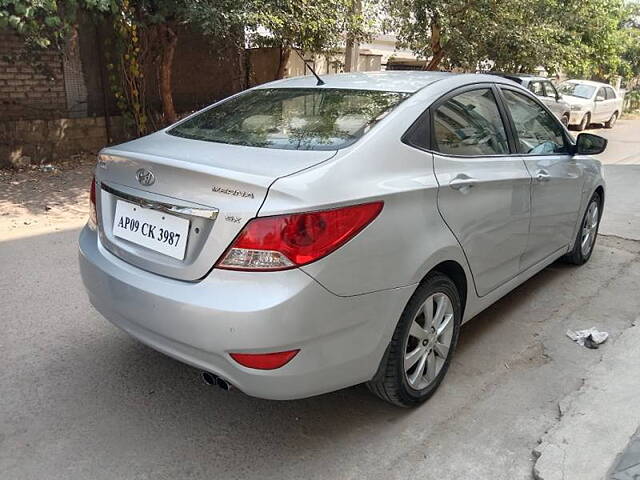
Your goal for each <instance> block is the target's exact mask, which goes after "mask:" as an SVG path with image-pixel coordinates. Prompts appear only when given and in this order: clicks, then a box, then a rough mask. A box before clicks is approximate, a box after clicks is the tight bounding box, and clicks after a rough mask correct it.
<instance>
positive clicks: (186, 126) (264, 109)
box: [168, 88, 409, 150]
mask: <svg viewBox="0 0 640 480" xmlns="http://www.w3.org/2000/svg"><path fill="white" fill-rule="evenodd" d="M408 96H409V94H408V93H401V92H381V91H372V90H351V89H330V88H273V89H258V90H251V91H249V92H247V93H245V94H242V95H239V96H237V97H234V98H231V99H229V100H227V101H226V102H223V103H221V104H220V105H217V106H215V107H212V108H210V109H208V110H206V111H204V112H202V113H199V114H197V115H195V116H194V117H192V118H190V119H188V120H186V121H184V122H182V123H180V124H179V125H176V126H175V127H174V128H172V129H171V130H169V132H168V133H170V134H171V135H175V136H178V137H184V138H191V139H195V140H204V141H207V142H217V143H229V144H233V145H247V146H252V147H264V148H280V149H287V150H336V149H339V148H344V147H346V146H348V145H350V144H352V143H353V142H355V141H356V140H358V139H359V138H360V137H362V136H363V135H364V134H365V133H367V132H368V131H369V130H370V129H371V127H372V126H373V125H375V123H376V122H378V121H380V120H381V119H382V118H384V116H385V115H387V114H388V113H389V112H390V111H391V110H392V109H393V108H394V107H395V106H396V105H398V103H400V102H401V101H402V100H404V99H405V98H407V97H408Z"/></svg>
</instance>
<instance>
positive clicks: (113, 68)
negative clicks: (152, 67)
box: [105, 0, 150, 136]
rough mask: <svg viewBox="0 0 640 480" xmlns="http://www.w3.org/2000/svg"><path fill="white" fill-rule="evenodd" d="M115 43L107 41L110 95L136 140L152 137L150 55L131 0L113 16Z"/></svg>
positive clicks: (122, 3)
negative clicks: (147, 79)
mask: <svg viewBox="0 0 640 480" xmlns="http://www.w3.org/2000/svg"><path fill="white" fill-rule="evenodd" d="M112 21H113V29H114V33H115V34H116V35H115V36H114V38H113V39H110V38H109V39H107V40H106V41H105V43H106V47H107V48H106V49H105V50H106V52H107V53H106V55H107V58H108V63H107V69H108V72H109V74H108V78H109V84H110V86H111V91H112V93H113V95H114V97H115V99H116V103H117V106H118V109H119V110H120V112H122V115H123V117H124V120H125V124H126V125H127V126H129V127H133V128H134V129H135V134H136V135H137V136H140V135H145V134H147V133H149V130H150V125H149V112H148V110H147V106H146V95H145V86H146V85H145V75H144V64H145V57H146V54H147V52H148V48H147V47H146V45H145V44H146V41H145V40H146V31H145V26H144V25H140V23H139V22H138V21H137V20H136V15H135V11H134V9H133V7H132V6H131V4H130V3H129V0H122V2H121V6H120V9H119V11H118V12H117V13H116V14H114V15H113V16H112Z"/></svg>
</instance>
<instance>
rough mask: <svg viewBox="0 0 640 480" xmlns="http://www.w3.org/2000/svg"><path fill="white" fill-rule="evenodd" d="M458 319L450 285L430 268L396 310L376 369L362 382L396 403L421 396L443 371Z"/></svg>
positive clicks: (437, 382) (436, 383) (413, 403)
mask: <svg viewBox="0 0 640 480" xmlns="http://www.w3.org/2000/svg"><path fill="white" fill-rule="evenodd" d="M431 302H432V303H431ZM447 302H448V303H447ZM441 310H442V311H441ZM439 312H440V313H442V315H439ZM429 313H431V318H428V317H429ZM461 320H462V303H461V300H460V294H459V292H458V289H457V288H456V286H455V284H454V283H453V281H452V280H451V279H450V278H449V277H447V276H446V275H443V274H441V273H439V272H433V273H430V274H429V275H428V276H427V277H426V278H425V279H424V280H423V281H422V283H421V284H420V286H419V287H418V288H417V289H416V291H415V292H414V294H413V296H412V297H411V299H410V300H409V303H407V306H406V307H405V309H404V311H403V312H402V315H401V316H400V320H399V321H398V324H397V326H396V329H395V331H394V332H393V337H392V339H391V342H390V343H389V346H388V347H387V350H386V352H385V355H384V357H383V359H382V361H381V362H380V366H379V367H378V371H377V373H376V375H375V376H374V378H373V379H372V380H370V381H369V382H368V383H367V387H368V388H369V390H370V391H371V392H373V393H374V394H375V395H377V396H378V397H380V398H381V399H383V400H385V401H386V402H389V403H391V404H393V405H397V406H400V407H414V406H417V405H420V404H421V403H423V402H424V401H426V400H427V399H428V398H429V397H431V395H433V394H434V392H435V391H436V389H437V388H438V386H439V385H440V383H441V382H442V379H443V378H444V376H445V375H446V373H447V370H448V368H449V364H450V363H451V357H452V356H453V353H454V350H455V347H456V344H457V341H458V336H459V334H460V324H461ZM437 322H441V323H440V324H438V323H437ZM425 327H426V328H425ZM441 329H442V330H441ZM406 365H410V366H409V367H408V368H406ZM412 379H413V380H412Z"/></svg>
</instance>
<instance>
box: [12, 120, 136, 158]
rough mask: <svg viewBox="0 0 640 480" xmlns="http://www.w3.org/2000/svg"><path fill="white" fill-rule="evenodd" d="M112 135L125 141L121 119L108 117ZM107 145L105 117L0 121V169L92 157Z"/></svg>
mask: <svg viewBox="0 0 640 480" xmlns="http://www.w3.org/2000/svg"><path fill="white" fill-rule="evenodd" d="M111 134H112V135H113V137H114V138H116V140H119V141H122V140H123V139H124V136H125V135H124V131H123V125H122V121H121V118H120V117H111ZM107 143H108V142H107V131H106V127H105V119H104V117H95V118H91V117H89V118H56V119H51V120H5V121H0V168H2V167H4V168H11V167H24V166H28V165H39V164H43V163H55V162H57V161H60V160H63V161H64V160H65V159H68V158H69V157H70V156H71V155H73V154H76V153H80V152H85V153H93V154H94V153H97V152H98V151H99V150H100V149H101V148H102V147H104V146H105V145H106V144H107Z"/></svg>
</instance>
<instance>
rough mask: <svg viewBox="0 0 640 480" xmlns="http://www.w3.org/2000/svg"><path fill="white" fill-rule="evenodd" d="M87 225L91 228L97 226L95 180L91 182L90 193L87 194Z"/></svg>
mask: <svg viewBox="0 0 640 480" xmlns="http://www.w3.org/2000/svg"><path fill="white" fill-rule="evenodd" d="M89 223H90V224H91V225H93V226H96V225H97V224H98V214H97V211H96V179H95V177H93V179H92V180H91V191H90V192H89Z"/></svg>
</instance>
